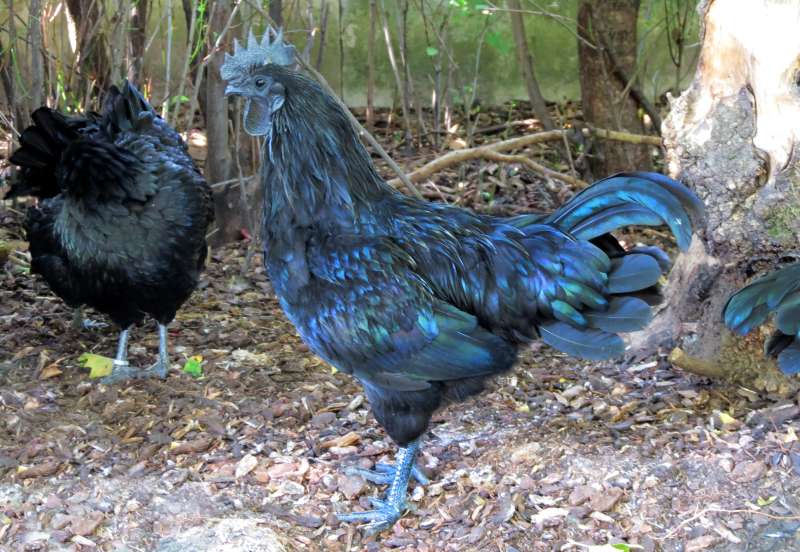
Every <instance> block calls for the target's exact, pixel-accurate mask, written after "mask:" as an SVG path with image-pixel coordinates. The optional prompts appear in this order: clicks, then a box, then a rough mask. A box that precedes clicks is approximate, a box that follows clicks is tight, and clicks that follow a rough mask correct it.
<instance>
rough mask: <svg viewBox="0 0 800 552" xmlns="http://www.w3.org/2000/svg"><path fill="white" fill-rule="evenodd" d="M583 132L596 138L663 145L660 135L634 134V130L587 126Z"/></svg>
mask: <svg viewBox="0 0 800 552" xmlns="http://www.w3.org/2000/svg"><path fill="white" fill-rule="evenodd" d="M583 134H584V136H594V137H595V138H603V139H604V140H612V141H614V142H626V143H628V144H640V145H647V146H657V147H661V146H662V145H663V142H662V140H661V137H660V136H651V135H649V134H634V133H632V132H624V131H621V130H608V129H606V128H595V127H587V128H584V129H583Z"/></svg>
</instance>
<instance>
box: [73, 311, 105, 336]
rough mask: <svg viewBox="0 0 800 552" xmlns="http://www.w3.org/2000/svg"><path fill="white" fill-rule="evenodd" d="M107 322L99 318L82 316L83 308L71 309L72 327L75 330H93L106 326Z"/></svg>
mask: <svg viewBox="0 0 800 552" xmlns="http://www.w3.org/2000/svg"><path fill="white" fill-rule="evenodd" d="M107 326H108V324H106V323H105V322H100V321H99V320H92V319H91V318H86V319H84V318H83V309H82V308H80V307H77V308H75V309H73V310H72V329H73V330H75V331H80V330H95V329H100V328H105V327H107Z"/></svg>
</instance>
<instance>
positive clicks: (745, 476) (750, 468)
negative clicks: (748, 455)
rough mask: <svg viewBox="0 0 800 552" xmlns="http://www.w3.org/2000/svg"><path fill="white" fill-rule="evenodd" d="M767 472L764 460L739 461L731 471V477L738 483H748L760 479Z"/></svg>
mask: <svg viewBox="0 0 800 552" xmlns="http://www.w3.org/2000/svg"><path fill="white" fill-rule="evenodd" d="M766 473H767V465H766V464H764V462H760V461H754V462H749V461H748V462H740V463H739V464H736V467H735V468H733V471H732V472H731V479H733V480H734V481H737V482H739V483H748V482H750V481H755V480H756V479H761V478H762V477H764V474H766Z"/></svg>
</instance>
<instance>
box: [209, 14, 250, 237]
mask: <svg viewBox="0 0 800 552" xmlns="http://www.w3.org/2000/svg"><path fill="white" fill-rule="evenodd" d="M230 12H231V0H218V1H217V2H214V4H213V8H212V13H211V15H210V20H209V26H210V29H209V36H212V37H216V36H219V34H220V33H222V31H223V30H224V28H225V23H226V22H227V20H228V16H229V15H230ZM229 46H230V40H229V39H228V37H227V36H226V38H225V39H224V40H223V41H222V43H221V44H220V47H219V50H217V51H216V52H212V53H211V59H210V60H209V62H208V73H207V75H206V86H205V88H206V106H207V109H208V110H207V111H206V132H207V137H208V138H207V140H208V142H207V143H208V156H207V158H206V166H205V176H206V180H207V181H208V183H209V184H211V185H213V184H215V183H217V182H223V181H226V180H229V179H230V178H231V174H232V170H231V168H232V156H231V150H230V141H229V133H228V99H227V98H226V97H225V81H223V80H222V77H221V76H220V73H219V70H220V67H221V66H222V63H223V61H224V54H225V52H226V51H228V50H229ZM214 202H215V208H216V220H217V232H216V234H215V235H214V238H213V241H214V243H226V242H228V241H231V240H233V239H235V238H236V237H237V236H238V235H239V232H240V230H241V225H240V221H241V217H240V216H237V211H238V210H239V205H240V203H239V192H238V190H236V188H235V187H234V186H231V185H228V186H224V187H222V189H220V190H218V191H216V193H215V194H214Z"/></svg>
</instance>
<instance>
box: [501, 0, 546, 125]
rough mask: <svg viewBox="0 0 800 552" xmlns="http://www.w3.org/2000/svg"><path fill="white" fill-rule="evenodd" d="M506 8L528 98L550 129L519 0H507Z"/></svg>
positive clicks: (540, 118)
mask: <svg viewBox="0 0 800 552" xmlns="http://www.w3.org/2000/svg"><path fill="white" fill-rule="evenodd" d="M507 4H508V10H509V14H510V16H511V30H512V31H513V33H514V42H515V43H516V45H517V58H518V59H519V63H520V65H521V67H522V77H523V78H524V79H525V87H526V88H527V89H528V98H530V101H531V107H532V108H533V112H534V113H535V114H536V117H537V118H538V119H539V121H540V122H541V123H542V126H543V127H544V128H545V130H552V129H553V128H554V126H553V119H552V118H551V117H550V112H549V111H548V110H547V103H545V101H544V96H542V91H541V90H540V89H539V81H537V80H536V74H535V73H534V72H533V56H531V52H530V50H529V49H528V39H527V37H526V36H525V22H524V21H523V20H522V8H521V7H520V4H519V0H508V1H507Z"/></svg>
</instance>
